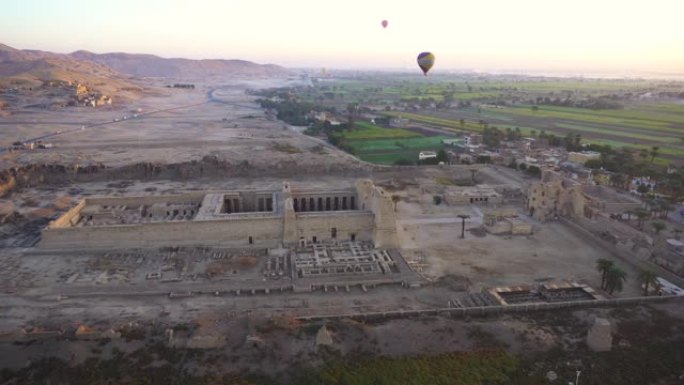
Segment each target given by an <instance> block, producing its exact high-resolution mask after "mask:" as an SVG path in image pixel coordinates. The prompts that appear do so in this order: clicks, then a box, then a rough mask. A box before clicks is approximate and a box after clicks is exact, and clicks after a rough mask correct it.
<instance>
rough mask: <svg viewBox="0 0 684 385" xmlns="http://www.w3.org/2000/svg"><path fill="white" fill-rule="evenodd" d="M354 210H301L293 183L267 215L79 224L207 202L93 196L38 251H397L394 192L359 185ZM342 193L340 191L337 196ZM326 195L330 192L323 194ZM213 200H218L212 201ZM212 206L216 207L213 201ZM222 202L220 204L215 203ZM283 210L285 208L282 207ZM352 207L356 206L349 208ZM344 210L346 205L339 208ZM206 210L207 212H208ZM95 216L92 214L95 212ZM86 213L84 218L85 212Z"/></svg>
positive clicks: (53, 227) (196, 197) (48, 233)
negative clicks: (339, 246)
mask: <svg viewBox="0 0 684 385" xmlns="http://www.w3.org/2000/svg"><path fill="white" fill-rule="evenodd" d="M356 187H357V188H356V192H354V191H353V190H350V191H343V195H344V196H349V195H348V194H349V193H351V194H352V195H353V196H355V198H356V197H358V202H355V204H356V207H355V210H351V209H350V210H338V211H305V212H296V211H295V210H294V207H293V198H292V195H293V194H292V192H291V191H290V185H289V183H287V182H286V183H284V184H283V191H282V194H281V193H276V194H273V196H274V197H278V199H279V200H278V202H274V203H275V204H276V206H277V207H278V209H274V210H273V211H268V212H255V213H235V214H223V213H222V214H216V215H214V216H212V215H211V213H213V212H215V210H213V209H212V208H205V207H202V208H201V210H203V213H204V214H203V215H199V214H198V216H197V217H195V218H191V219H187V220H182V221H180V220H170V221H153V222H145V223H142V222H141V223H132V222H131V223H120V224H119V223H112V224H109V223H107V224H102V223H101V222H100V223H96V224H95V225H89V226H82V225H78V226H75V224H76V223H77V222H78V218H79V216H80V215H81V212H82V211H83V212H87V213H89V214H88V215H94V216H97V215H98V212H97V210H110V208H111V207H122V206H127V207H136V205H137V206H141V205H143V204H148V205H149V204H162V203H163V202H174V203H176V204H177V203H182V202H189V201H192V202H204V203H202V204H205V203H206V202H207V200H205V199H203V197H204V195H203V194H195V193H193V194H187V195H178V196H154V197H124V198H88V199H86V200H83V201H81V202H80V203H79V204H78V205H77V206H76V207H74V208H72V209H71V210H69V211H68V212H67V213H66V214H65V215H63V216H62V217H60V218H59V219H57V220H56V221H53V222H51V223H50V225H48V227H46V228H45V229H44V230H43V233H42V237H41V241H40V243H39V244H38V247H40V248H44V249H111V248H115V249H116V248H118V249H121V248H138V247H139V248H145V247H150V248H153V247H162V246H220V247H240V248H244V247H250V246H254V247H277V246H279V245H283V244H284V245H287V244H300V243H301V242H302V241H303V242H305V243H310V242H329V241H349V240H357V241H370V242H374V243H375V244H376V245H377V247H385V248H392V247H398V239H397V233H396V225H395V215H394V206H393V203H392V200H391V197H390V195H389V194H387V193H386V192H385V191H384V190H383V189H381V188H379V187H376V186H374V185H373V183H372V182H371V181H370V180H362V181H359V182H358V183H357V186H356ZM334 193H335V194H339V192H334ZM321 194H326V192H325V191H321ZM212 202H213V201H212ZM212 204H213V203H212ZM216 204H219V203H216ZM281 208H282V209H281ZM350 208H351V206H350ZM340 209H341V207H340ZM205 211H206V212H205ZM91 212H92V213H91ZM84 215H85V214H84Z"/></svg>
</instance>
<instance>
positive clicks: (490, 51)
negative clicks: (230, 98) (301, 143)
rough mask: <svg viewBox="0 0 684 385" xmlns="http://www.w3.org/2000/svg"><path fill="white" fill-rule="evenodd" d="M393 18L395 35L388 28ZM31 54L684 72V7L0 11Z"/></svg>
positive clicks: (315, 4)
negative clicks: (427, 61)
mask: <svg viewBox="0 0 684 385" xmlns="http://www.w3.org/2000/svg"><path fill="white" fill-rule="evenodd" d="M383 19H387V20H388V22H389V26H388V27H387V28H386V29H383V28H382V26H381V25H380V23H381V21H382V20H383ZM0 42H1V43H4V44H7V45H10V46H13V47H15V48H21V49H42V50H49V51H54V52H72V51H75V50H78V49H86V50H89V51H93V52H98V53H104V52H130V53H151V54H155V55H159V56H163V57H187V58H194V59H201V58H222V59H246V60H252V61H256V62H259V63H275V64H280V65H284V66H289V67H327V68H364V69H365V68H411V67H413V66H414V65H415V58H416V56H417V55H418V53H420V52H421V51H431V52H433V53H434V54H435V55H436V57H437V59H436V63H435V67H434V68H433V72H436V70H437V71H438V70H439V69H443V70H447V69H448V70H452V69H453V70H458V69H476V70H483V71H487V70H506V69H529V70H537V71H539V70H541V71H544V70H549V71H555V70H561V71H577V72H582V71H607V72H610V71H615V72H635V73H637V72H665V73H682V72H684V0H650V1H646V0H640V1H635V0H565V1H558V0H488V1H487V0H467V1H466V0H432V1H423V0H411V1H408V0H338V1H335V0H109V1H105V0H87V1H86V0H82V1H81V0H0Z"/></svg>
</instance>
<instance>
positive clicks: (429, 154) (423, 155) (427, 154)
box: [418, 151, 437, 160]
mask: <svg viewBox="0 0 684 385" xmlns="http://www.w3.org/2000/svg"><path fill="white" fill-rule="evenodd" d="M436 157H437V153H436V152H434V151H421V152H420V153H419V154H418V160H424V159H430V158H436Z"/></svg>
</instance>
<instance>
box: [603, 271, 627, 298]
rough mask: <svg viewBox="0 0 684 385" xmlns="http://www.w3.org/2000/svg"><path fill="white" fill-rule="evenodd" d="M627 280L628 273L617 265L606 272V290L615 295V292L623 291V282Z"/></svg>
mask: <svg viewBox="0 0 684 385" xmlns="http://www.w3.org/2000/svg"><path fill="white" fill-rule="evenodd" d="M625 281H627V273H625V271H624V270H622V269H621V268H619V267H617V266H613V267H611V268H610V269H609V270H608V273H607V274H606V288H605V289H606V290H607V291H608V294H610V295H613V292H615V291H616V290H617V291H622V284H623V283H624V282H625Z"/></svg>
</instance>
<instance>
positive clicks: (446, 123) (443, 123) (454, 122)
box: [383, 111, 484, 132]
mask: <svg viewBox="0 0 684 385" xmlns="http://www.w3.org/2000/svg"><path fill="white" fill-rule="evenodd" d="M383 114H384V115H387V116H391V117H397V118H405V119H410V120H412V121H414V122H419V123H427V124H433V125H436V126H440V127H445V128H451V129H454V130H460V131H475V132H481V131H482V130H483V129H484V128H483V127H482V126H481V125H479V124H478V123H477V122H473V121H468V120H466V121H465V124H464V125H463V126H461V124H460V122H459V120H458V119H444V118H437V117H434V116H429V115H422V114H416V113H411V112H403V111H402V112H399V111H386V112H383Z"/></svg>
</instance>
